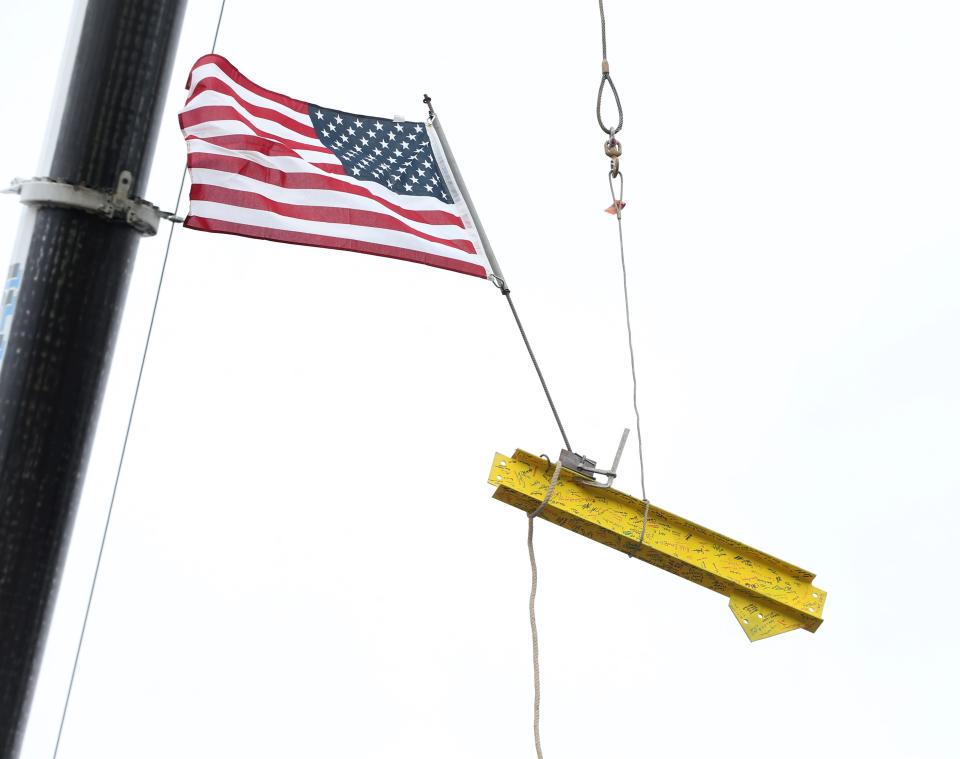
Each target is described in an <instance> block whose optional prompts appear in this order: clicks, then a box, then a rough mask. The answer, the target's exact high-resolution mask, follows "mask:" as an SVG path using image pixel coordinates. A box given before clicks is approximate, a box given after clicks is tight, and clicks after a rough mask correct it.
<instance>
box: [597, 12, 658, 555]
mask: <svg viewBox="0 0 960 759" xmlns="http://www.w3.org/2000/svg"><path fill="white" fill-rule="evenodd" d="M599 5H600V42H601V46H602V49H603V65H602V68H601V72H602V73H601V77H600V90H599V92H598V94H597V123H598V124H599V125H600V128H601V129H602V130H603V132H604V134H606V135H607V139H606V141H605V142H604V144H603V147H604V152H605V153H606V155H607V157H608V158H609V159H610V171H609V172H608V174H607V181H608V184H609V186H610V200H611V204H610V208H609V209H608V210H609V211H610V212H611V213H613V214H616V217H617V232H618V236H619V239H620V269H621V272H622V274H623V305H624V311H625V314H626V320H627V347H628V348H629V350H630V374H631V377H632V379H633V414H634V420H635V427H636V432H637V453H638V454H639V456H640V494H641V497H642V499H643V502H644V512H643V526H642V528H641V530H640V543H641V544H643V538H644V535H645V534H646V531H647V518H648V516H649V513H650V502H649V501H647V484H646V477H645V472H644V466H643V437H642V436H641V434H640V410H639V408H638V405H637V365H636V357H635V353H634V349H633V325H632V323H631V320H630V295H629V289H628V286H627V260H626V255H625V254H624V249H623V208H624V203H623V174H622V173H621V171H620V156H621V155H622V153H623V146H622V145H621V144H620V142H619V141H618V140H617V139H616V137H615V135H616V134H617V132H619V131H620V130H621V129H622V128H623V107H622V106H621V104H620V96H619V95H618V94H617V88H616V87H615V86H614V84H613V79H612V78H611V77H610V64H609V63H608V62H607V20H606V15H605V14H604V12H603V0H599ZM608 84H609V86H610V90H611V91H612V92H613V95H614V98H615V99H616V102H617V112H618V117H619V120H618V122H617V126H615V127H608V126H606V125H605V124H604V123H603V118H602V116H601V114H600V104H601V99H602V97H603V88H604V86H606V85H608ZM614 179H619V180H620V191H619V193H618V192H616V191H615V190H614V187H613V180H614Z"/></svg>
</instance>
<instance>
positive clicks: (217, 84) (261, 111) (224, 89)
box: [187, 76, 320, 140]
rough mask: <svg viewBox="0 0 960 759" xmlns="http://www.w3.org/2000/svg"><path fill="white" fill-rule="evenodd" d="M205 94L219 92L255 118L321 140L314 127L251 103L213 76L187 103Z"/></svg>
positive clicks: (207, 78) (197, 88)
mask: <svg viewBox="0 0 960 759" xmlns="http://www.w3.org/2000/svg"><path fill="white" fill-rule="evenodd" d="M203 92H219V93H220V94H221V95H226V96H227V97H229V98H232V99H233V100H236V101H237V102H238V103H239V104H240V105H242V106H243V107H244V108H245V109H246V110H248V111H249V112H250V113H252V114H253V115H254V116H259V117H260V118H261V119H267V120H269V121H275V122H276V123H278V124H282V125H283V126H285V127H286V128H287V129H289V130H290V131H292V132H297V133H299V134H302V135H303V136H304V137H310V138H311V139H314V140H318V139H320V138H319V137H318V136H317V132H316V130H315V129H314V128H313V126H310V125H307V124H304V123H303V122H302V121H296V120H294V119H291V118H290V117H289V116H287V115H285V114H283V113H280V112H279V111H275V110H273V109H272V108H267V107H265V106H262V105H254V104H253V103H249V102H247V101H246V100H244V99H243V98H242V97H240V96H239V95H238V94H237V93H236V92H234V91H233V89H231V87H230V85H228V84H227V83H226V82H224V81H223V80H222V79H215V78H214V77H212V76H208V77H206V78H205V79H201V80H200V83H199V84H197V85H196V87H195V88H194V90H193V94H192V95H191V96H190V97H189V98H188V99H187V103H190V101H191V100H193V99H194V98H196V97H197V96H198V95H200V94H201V93H203Z"/></svg>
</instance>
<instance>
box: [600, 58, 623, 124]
mask: <svg viewBox="0 0 960 759" xmlns="http://www.w3.org/2000/svg"><path fill="white" fill-rule="evenodd" d="M603 64H604V65H603V75H602V76H601V77H600V89H599V90H597V123H598V124H599V125H600V128H601V129H602V130H603V131H604V133H606V134H609V135H610V139H613V135H615V134H616V133H617V132H619V131H620V130H621V129H623V106H622V105H621V104H620V93H618V92H617V86H616V85H615V84H614V83H613V78H612V77H611V76H610V71H609V70H608V66H607V60H606V58H604V60H603ZM606 85H610V91H611V92H612V93H613V99H614V100H615V101H616V103H617V117H618V121H617V125H616V126H615V127H608V126H607V125H606V124H604V123H603V116H602V115H601V113H600V106H601V104H602V103H603V88H604V87H605V86H606Z"/></svg>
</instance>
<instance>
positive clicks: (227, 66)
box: [187, 53, 309, 113]
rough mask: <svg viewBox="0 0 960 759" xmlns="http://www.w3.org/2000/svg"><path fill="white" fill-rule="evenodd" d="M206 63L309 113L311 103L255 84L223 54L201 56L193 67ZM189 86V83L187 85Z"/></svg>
mask: <svg viewBox="0 0 960 759" xmlns="http://www.w3.org/2000/svg"><path fill="white" fill-rule="evenodd" d="M205 63H212V64H214V65H216V66H219V67H220V70H221V71H222V72H223V73H224V74H226V75H227V76H229V77H230V78H231V79H233V81H235V82H236V83H237V84H239V85H242V86H243V87H245V88H246V89H248V90H250V92H255V93H257V94H258V95H260V97H265V98H267V99H269V100H273V101H274V102H277V103H279V104H280V105H285V106H287V108H289V109H291V110H293V111H300V112H301V113H307V109H308V108H309V105H308V104H307V103H305V102H304V101H303V100H297V99H296V98H291V97H287V96H286V95H281V94H280V93H279V92H274V91H273V90H268V89H267V88H266V87H261V86H260V85H259V84H254V83H253V82H251V81H250V80H249V79H247V78H246V77H245V76H244V75H243V74H241V73H240V72H239V71H237V69H236V67H235V66H234V65H233V64H232V63H230V61H228V60H227V59H226V58H224V57H223V56H222V55H216V54H215V53H211V54H210V55H205V56H203V57H202V58H200V59H199V60H198V61H197V62H196V63H194V64H193V68H194V69H195V68H197V67H198V66H203V65H204V64H205ZM192 76H193V69H191V77H192ZM187 86H188V87H189V84H188V85H187Z"/></svg>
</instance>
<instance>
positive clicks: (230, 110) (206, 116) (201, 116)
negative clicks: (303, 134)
mask: <svg viewBox="0 0 960 759" xmlns="http://www.w3.org/2000/svg"><path fill="white" fill-rule="evenodd" d="M208 121H239V122H242V123H243V124H246V125H247V126H248V127H250V128H251V129H252V130H253V132H254V134H258V135H260V136H261V137H266V138H267V139H268V140H275V141H277V142H280V143H283V144H284V145H286V146H288V147H291V148H296V149H297V150H313V151H315V152H317V153H329V154H331V155H332V154H333V151H332V150H330V149H329V148H325V147H323V146H322V145H321V144H320V143H319V141H317V142H316V143H314V144H313V145H309V144H307V143H304V142H297V141H296V140H291V139H288V138H287V137H278V136H277V135H275V134H270V132H267V131H265V130H263V129H261V128H260V127H258V126H256V125H255V124H254V123H253V122H252V121H250V119H248V118H247V117H246V116H244V115H243V114H242V113H240V111H238V110H237V109H236V108H234V107H233V106H229V105H205V106H203V107H201V108H194V109H193V110H192V111H183V112H182V113H181V114H180V128H181V129H187V128H188V127H192V126H196V125H197V124H204V123H206V122H208Z"/></svg>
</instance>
